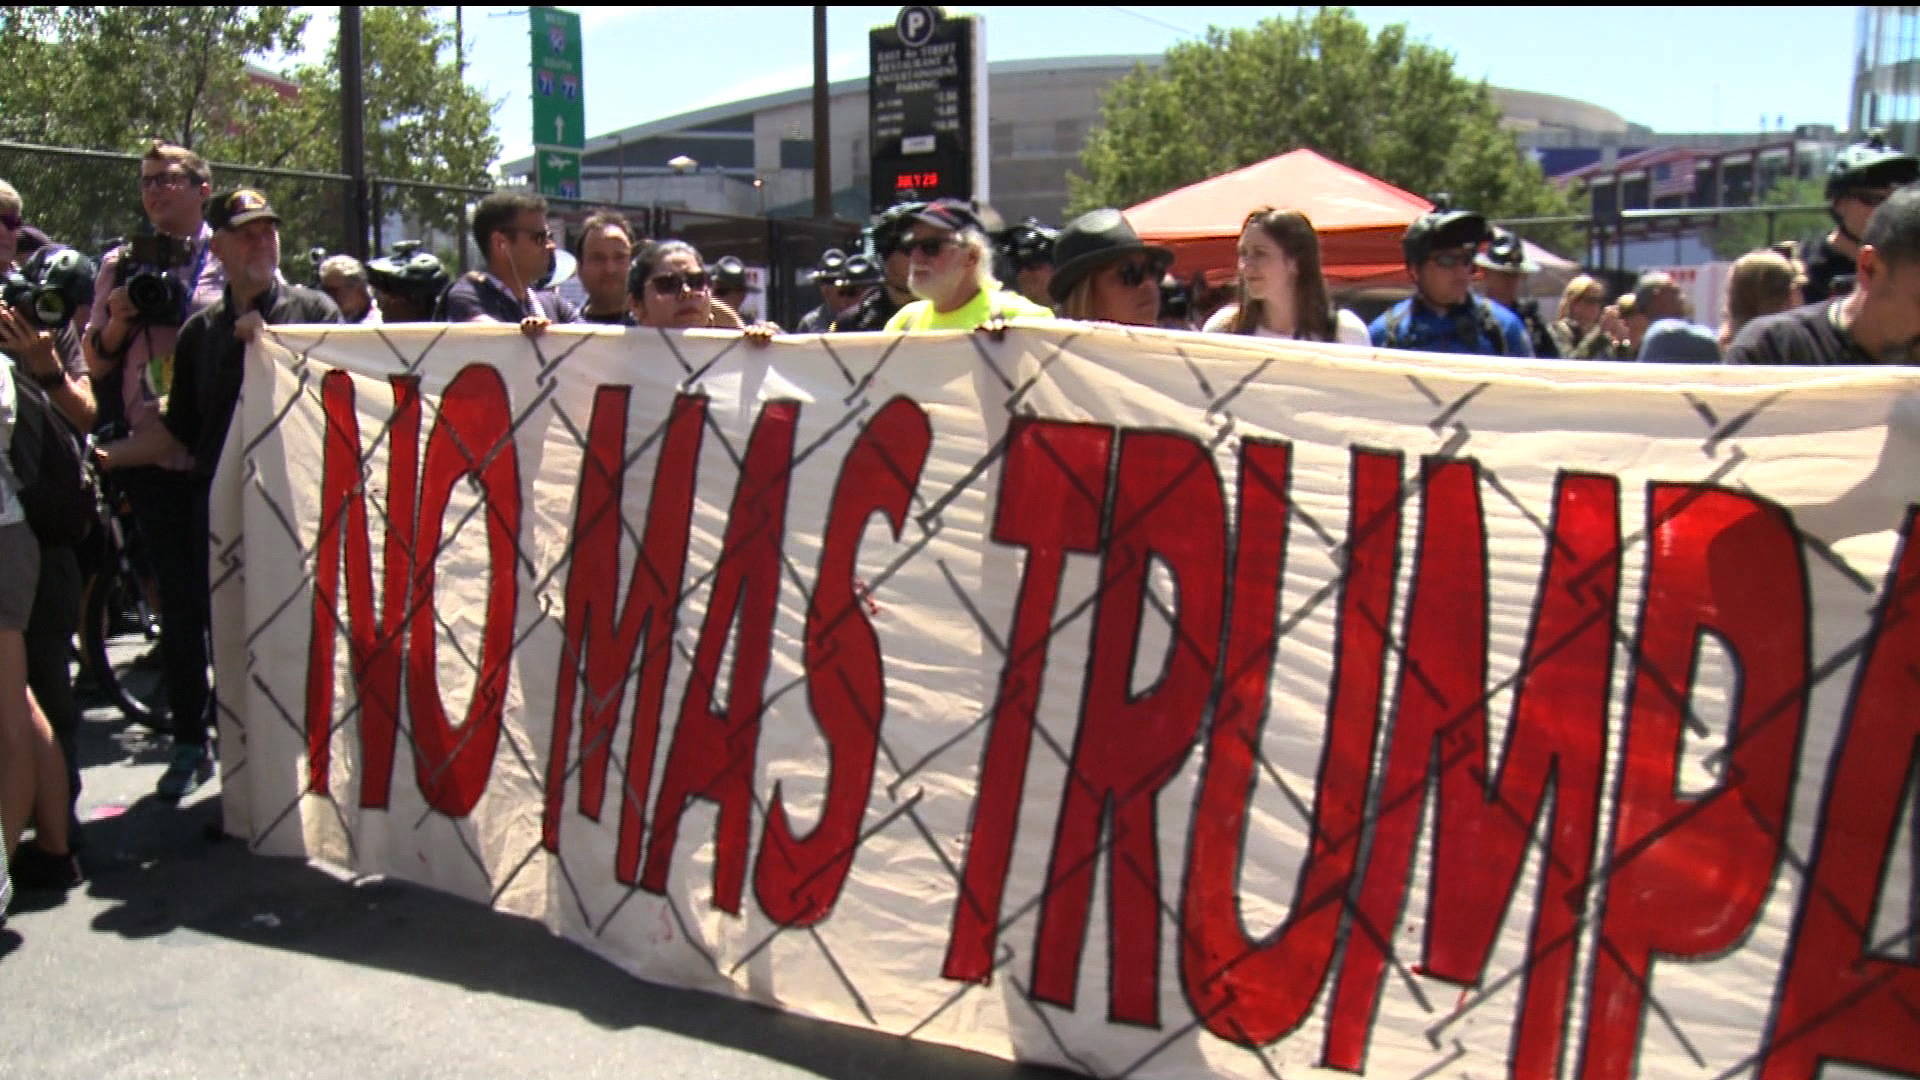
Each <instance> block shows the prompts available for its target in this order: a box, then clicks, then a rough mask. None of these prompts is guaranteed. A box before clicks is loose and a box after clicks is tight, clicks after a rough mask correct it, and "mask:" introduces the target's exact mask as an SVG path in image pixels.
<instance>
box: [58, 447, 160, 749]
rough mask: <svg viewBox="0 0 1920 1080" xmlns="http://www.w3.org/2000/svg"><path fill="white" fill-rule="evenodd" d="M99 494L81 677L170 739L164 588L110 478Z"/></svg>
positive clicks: (86, 592)
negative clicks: (163, 655) (163, 654)
mask: <svg viewBox="0 0 1920 1080" xmlns="http://www.w3.org/2000/svg"><path fill="white" fill-rule="evenodd" d="M98 493H99V494H98V499H99V509H100V518H99V520H100V528H99V529H98V530H97V532H96V536H97V537H98V541H97V543H98V547H97V550H96V552H95V553H94V556H95V557H94V558H93V559H92V560H91V563H92V572H91V573H90V574H89V575H88V576H87V580H86V583H85V586H84V588H83V592H82V601H81V621H80V664H81V670H82V672H83V674H84V675H85V676H87V677H88V678H90V679H91V680H92V682H93V686H94V688H95V689H96V690H97V691H98V692H99V694H100V695H101V696H103V697H105V698H106V699H107V700H108V701H109V702H111V703H112V704H113V705H115V706H116V707H118V708H119V710H120V712H121V713H122V714H124V715H125V716H126V718H127V719H128V720H131V721H133V722H134V723H136V724H140V725H142V726H143V727H147V728H151V729H153V730H155V731H167V730H170V727H169V724H168V721H167V685H166V677H165V674H164V670H163V668H162V665H161V663H160V657H159V655H158V648H159V641H160V603H159V591H158V585H157V584H156V581H155V578H154V573H153V569H152V566H151V565H150V564H149V562H148V559H147V557H146V552H145V551H144V549H143V548H142V546H141V544H140V542H139V530H138V528H137V527H136V526H135V524H134V520H133V505H132V502H131V500H129V499H128V498H127V495H126V493H125V492H124V491H122V490H121V489H120V487H119V486H118V485H116V484H114V483H113V482H112V480H111V479H110V478H108V477H107V476H106V475H104V474H103V475H102V476H101V478H100V484H99V487H98ZM142 644H144V645H145V646H146V647H145V648H141V647H140V646H141V645H142Z"/></svg>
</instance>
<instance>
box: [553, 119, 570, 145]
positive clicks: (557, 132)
mask: <svg viewBox="0 0 1920 1080" xmlns="http://www.w3.org/2000/svg"><path fill="white" fill-rule="evenodd" d="M553 141H554V142H557V143H563V142H566V141H567V118H566V117H564V116H556V117H554V118H553Z"/></svg>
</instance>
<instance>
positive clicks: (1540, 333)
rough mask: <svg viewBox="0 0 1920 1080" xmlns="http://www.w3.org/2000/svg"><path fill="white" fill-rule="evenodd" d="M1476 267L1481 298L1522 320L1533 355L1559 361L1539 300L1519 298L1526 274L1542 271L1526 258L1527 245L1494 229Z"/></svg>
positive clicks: (1475, 260) (1477, 258)
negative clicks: (1542, 317) (1541, 314)
mask: <svg viewBox="0 0 1920 1080" xmlns="http://www.w3.org/2000/svg"><path fill="white" fill-rule="evenodd" d="M1473 265H1475V266H1477V267H1479V268H1480V270H1481V276H1480V295H1481V296H1483V297H1485V298H1486V299H1487V300H1488V301H1489V302H1490V303H1494V304H1499V305H1500V306H1501V307H1504V308H1506V309H1507V310H1508V311H1511V312H1513V313H1514V314H1515V315H1517V316H1519V317H1520V322H1521V324H1522V325H1523V326H1525V327H1526V328H1527V343H1528V344H1529V345H1531V346H1532V347H1533V355H1535V356H1539V357H1546V358H1548V359H1556V358H1558V357H1559V355H1560V350H1559V349H1558V348H1556V347H1555V346H1554V344H1553V335H1552V334H1550V333H1548V332H1547V324H1546V322H1545V321H1544V320H1543V319H1541V318H1540V301H1539V300H1537V299H1535V298H1533V297H1531V296H1529V297H1526V298H1525V299H1522V298H1521V296H1520V287H1521V285H1523V284H1525V282H1526V280H1527V275H1528V274H1532V273H1536V272H1538V271H1539V269H1540V266H1539V264H1538V263H1535V262H1534V261H1533V260H1531V259H1529V258H1527V248H1526V244H1525V243H1523V242H1522V241H1521V239H1520V238H1519V237H1518V236H1515V235H1514V234H1513V233H1511V232H1509V231H1507V230H1506V229H1502V228H1500V227H1499V226H1495V227H1494V229H1493V240H1492V241H1491V242H1490V243H1488V244H1487V250H1485V251H1483V252H1481V253H1480V254H1478V255H1476V256H1474V258H1473Z"/></svg>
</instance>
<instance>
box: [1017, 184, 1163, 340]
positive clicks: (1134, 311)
mask: <svg viewBox="0 0 1920 1080" xmlns="http://www.w3.org/2000/svg"><path fill="white" fill-rule="evenodd" d="M1172 264H1173V253H1172V252H1170V251H1168V250H1167V249H1166V248H1163V247H1160V246H1159V245H1157V244H1149V243H1146V242H1145V241H1143V240H1141V239H1140V236H1139V234H1138V233H1136V232H1134V231H1133V226H1132V225H1130V224H1128V223H1127V219H1126V217H1125V216H1123V215H1122V214H1121V213H1120V211H1118V210H1114V209H1110V208H1108V209H1101V210H1091V211H1088V212H1087V213H1085V214H1082V215H1080V216H1079V217H1077V218H1074V219H1073V220H1072V221H1069V222H1067V224H1066V226H1065V227H1064V228H1062V229H1061V230H1060V233H1059V235H1058V236H1056V237H1055V238H1054V241H1053V278H1052V280H1051V281H1049V282H1048V285H1047V295H1049V296H1051V297H1052V298H1053V302H1054V304H1055V305H1056V306H1057V309H1058V310H1059V312H1060V317H1061V318H1063V319H1081V320H1084V321H1087V322H1114V323H1125V324H1127V325H1130V326H1154V325H1157V324H1158V323H1159V321H1160V276H1161V275H1162V274H1165V273H1166V272H1167V267H1169V266H1171V265H1172Z"/></svg>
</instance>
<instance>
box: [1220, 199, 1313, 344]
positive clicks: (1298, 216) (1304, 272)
mask: <svg viewBox="0 0 1920 1080" xmlns="http://www.w3.org/2000/svg"><path fill="white" fill-rule="evenodd" d="M1247 225H1258V226H1260V228H1261V230H1262V231H1263V232H1265V233H1266V234H1267V235H1268V236H1270V237H1272V238H1273V242H1274V243H1275V244H1278V245H1279V246H1280V250H1281V251H1284V252H1286V255H1287V258H1289V259H1292V260H1293V267H1294V276H1293V321H1294V326H1293V336H1294V337H1296V338H1305V339H1307V340H1309V341H1332V340H1333V339H1334V320H1333V301H1332V300H1330V299H1328V298H1327V279H1326V278H1324V277H1322V276H1321V274H1320V238H1319V236H1317V235H1315V234H1314V231H1313V222H1312V221H1310V220H1308V218H1307V215H1305V214H1303V213H1301V212H1300V211H1298V210H1275V209H1274V208H1273V207H1271V206H1263V207H1261V208H1260V209H1258V210H1255V211H1254V212H1253V213H1251V214H1248V215H1247V221H1246V225H1242V226H1241V227H1240V231H1241V232H1245V231H1246V226H1247ZM1239 297H1240V299H1239V310H1238V311H1236V312H1234V315H1233V322H1232V325H1231V326H1230V327H1229V329H1231V330H1232V331H1233V332H1234V333H1236V334H1251V333H1253V332H1254V331H1256V330H1258V329H1259V328H1260V326H1261V324H1262V323H1264V322H1265V321H1266V316H1267V313H1266V305H1265V304H1263V303H1261V302H1260V301H1258V300H1255V299H1254V298H1252V297H1251V296H1248V295H1247V283H1246V282H1244V281H1242V282H1240V283H1239Z"/></svg>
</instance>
